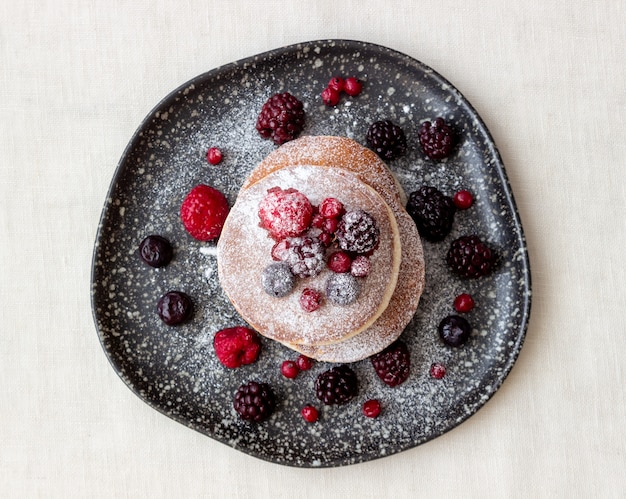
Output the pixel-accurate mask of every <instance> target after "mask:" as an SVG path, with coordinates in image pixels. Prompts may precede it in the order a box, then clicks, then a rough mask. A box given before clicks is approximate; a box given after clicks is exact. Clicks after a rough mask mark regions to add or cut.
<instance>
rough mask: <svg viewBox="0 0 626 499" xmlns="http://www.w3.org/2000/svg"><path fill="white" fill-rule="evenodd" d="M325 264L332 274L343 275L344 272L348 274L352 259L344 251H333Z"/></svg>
mask: <svg viewBox="0 0 626 499" xmlns="http://www.w3.org/2000/svg"><path fill="white" fill-rule="evenodd" d="M326 264H327V265H328V268H329V269H330V270H332V271H333V272H336V273H337V274H343V273H344V272H348V271H349V270H350V266H351V265H352V259H351V258H350V255H348V253H346V252H345V251H335V252H334V253H333V254H332V255H330V256H329V257H328V262H326Z"/></svg>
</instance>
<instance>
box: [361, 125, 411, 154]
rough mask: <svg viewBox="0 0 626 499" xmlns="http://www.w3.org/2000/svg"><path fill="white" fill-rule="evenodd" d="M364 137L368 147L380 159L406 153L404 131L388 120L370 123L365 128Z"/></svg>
mask: <svg viewBox="0 0 626 499" xmlns="http://www.w3.org/2000/svg"><path fill="white" fill-rule="evenodd" d="M365 139H366V140H367V143H368V145H369V146H370V148H371V149H372V150H373V151H374V152H375V153H376V154H378V156H380V157H381V158H382V159H385V160H391V159H396V158H399V157H400V156H402V155H404V153H406V136H405V135H404V131H403V130H402V128H400V127H399V126H398V125H394V124H393V123H392V122H391V121H390V120H384V121H376V122H374V123H372V124H371V125H370V127H369V128H368V130H367V134H366V136H365Z"/></svg>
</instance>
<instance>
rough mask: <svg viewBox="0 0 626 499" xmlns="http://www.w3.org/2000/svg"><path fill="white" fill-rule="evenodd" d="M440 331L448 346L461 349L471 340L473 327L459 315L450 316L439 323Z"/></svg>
mask: <svg viewBox="0 0 626 499" xmlns="http://www.w3.org/2000/svg"><path fill="white" fill-rule="evenodd" d="M438 331H439V336H440V337H441V339H442V340H443V342H444V343H445V344H446V345H450V346H451V347H460V346H462V345H463V344H465V342H466V341H467V339H468V338H469V336H470V333H471V332H472V326H470V323H469V322H467V321H466V320H465V319H464V318H463V317H461V316H459V315H449V316H448V317H445V318H444V319H442V321H441V322H440V323H439V327H438Z"/></svg>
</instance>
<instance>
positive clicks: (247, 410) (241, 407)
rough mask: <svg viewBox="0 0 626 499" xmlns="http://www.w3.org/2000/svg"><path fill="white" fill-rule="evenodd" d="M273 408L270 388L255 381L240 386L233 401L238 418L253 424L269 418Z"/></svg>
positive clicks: (272, 394) (273, 400) (273, 402)
mask: <svg viewBox="0 0 626 499" xmlns="http://www.w3.org/2000/svg"><path fill="white" fill-rule="evenodd" d="M275 406H276V401H275V399H274V392H273V391H272V388H271V387H270V386H269V385H268V384H267V383H258V382H256V381H250V382H249V383H246V384H243V385H241V386H240V387H239V389H238V390H237V392H236V393H235V400H234V401H233V407H234V408H235V411H237V414H239V417H241V419H244V420H246V421H253V422H255V423H258V422H259V421H263V420H265V419H267V418H269V417H270V416H271V414H272V412H274V407H275Z"/></svg>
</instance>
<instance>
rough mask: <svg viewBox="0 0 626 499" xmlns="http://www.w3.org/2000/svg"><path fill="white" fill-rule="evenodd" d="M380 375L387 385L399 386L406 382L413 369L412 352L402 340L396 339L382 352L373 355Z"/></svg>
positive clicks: (373, 362)
mask: <svg viewBox="0 0 626 499" xmlns="http://www.w3.org/2000/svg"><path fill="white" fill-rule="evenodd" d="M371 361H372V365H373V366H374V370H375V371H376V374H378V377H379V378H380V379H382V380H383V382H384V383H385V384H386V385H389V386H392V387H393V386H398V385H399V384H401V383H404V382H405V381H406V380H407V378H408V377H409V373H410V371H411V354H410V353H409V349H408V348H407V346H406V344H405V343H404V342H403V341H402V340H396V341H395V342H393V343H392V344H391V345H389V346H388V347H387V348H385V349H384V350H383V351H382V352H379V353H377V354H376V355H373V356H372V357H371Z"/></svg>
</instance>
